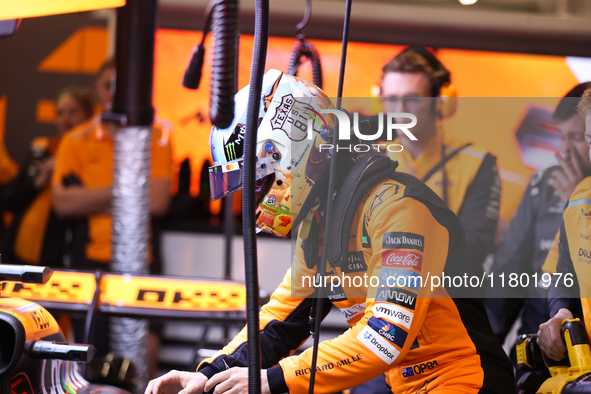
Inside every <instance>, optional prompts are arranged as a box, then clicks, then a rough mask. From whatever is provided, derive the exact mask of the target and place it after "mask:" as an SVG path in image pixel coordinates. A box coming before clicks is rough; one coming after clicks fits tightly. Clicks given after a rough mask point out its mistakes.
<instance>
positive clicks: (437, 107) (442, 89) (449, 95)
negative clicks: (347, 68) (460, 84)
mask: <svg viewBox="0 0 591 394" xmlns="http://www.w3.org/2000/svg"><path fill="white" fill-rule="evenodd" d="M405 52H414V53H416V54H418V55H420V56H421V57H422V58H423V59H425V60H426V61H427V62H428V63H429V64H430V65H431V67H433V68H434V69H435V70H436V72H435V74H436V75H435V81H434V85H433V91H432V92H431V95H432V96H433V97H435V99H434V100H433V108H432V112H433V114H434V115H435V116H436V117H438V118H442V119H444V118H450V117H452V116H453V115H454V114H455V113H456V111H457V109H458V89H457V88H456V87H455V86H454V85H453V84H452V83H451V72H449V70H448V69H447V68H445V66H444V65H443V63H441V62H440V61H439V60H438V59H437V58H436V57H435V55H433V53H432V52H431V51H429V50H428V49H427V48H425V47H422V46H409V47H407V48H406V49H404V50H403V51H402V52H400V54H399V55H398V56H400V55H401V54H403V53H405ZM380 90H381V88H380V87H379V86H377V85H374V86H373V87H372V96H374V97H377V96H379V94H380Z"/></svg>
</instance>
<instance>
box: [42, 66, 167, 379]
mask: <svg viewBox="0 0 591 394" xmlns="http://www.w3.org/2000/svg"><path fill="white" fill-rule="evenodd" d="M115 72H116V66H115V60H114V59H109V60H107V61H106V62H105V63H104V64H103V65H102V66H101V68H100V70H99V72H98V74H97V78H96V80H95V90H96V94H97V97H98V99H99V103H100V105H101V109H102V112H111V108H112V102H113V98H114V91H113V89H112V87H113V85H114V83H113V82H114V80H115ZM114 132H115V130H114V127H113V125H112V124H105V123H103V122H101V120H100V115H97V116H95V117H94V118H93V119H92V120H91V122H89V123H87V124H83V125H80V126H79V127H77V128H75V129H73V130H71V131H69V132H68V133H66V135H65V136H64V138H63V140H62V143H61V144H60V147H59V149H58V152H57V155H56V164H55V169H54V172H53V177H52V180H51V184H52V194H53V207H54V209H55V212H56V213H57V215H58V217H60V218H64V219H71V220H72V221H73V223H74V225H73V231H72V241H71V246H70V248H71V266H70V268H72V269H77V270H93V271H94V270H97V269H100V270H103V271H109V270H110V263H111V232H112V221H111V201H112V195H113V192H112V183H113V157H114V151H113V148H114V147H113V133H114ZM171 179H172V151H171V147H170V142H169V140H168V133H167V132H166V131H165V130H163V129H162V128H160V127H159V126H153V133H152V158H151V177H150V189H151V193H150V214H151V215H152V218H159V217H162V216H164V215H165V214H166V213H167V211H168V208H169V204H170V200H171V195H170V183H171ZM152 230H154V227H152ZM151 241H152V247H151V248H150V250H149V256H147V257H148V261H149V262H150V263H151V264H150V273H151V274H160V273H161V270H160V259H159V249H158V247H157V246H158V244H159V233H158V232H155V231H152V232H151ZM83 328H84V322H83V321H75V322H74V330H75V334H76V336H77V338H78V339H77V340H78V341H80V340H81V339H80V338H81V336H82V333H83V332H84V329H83ZM150 330H151V332H150V335H149V338H148V370H149V371H148V373H149V374H150V375H151V376H154V375H155V374H156V369H157V367H156V361H157V354H158V351H159V347H160V345H159V343H160V341H159V338H158V333H159V332H160V330H161V327H160V326H159V325H157V324H152V325H151V327H150ZM108 331H109V329H108V321H107V320H106V319H103V320H101V319H99V320H98V321H97V326H96V328H95V330H94V338H93V339H92V343H93V344H94V345H95V347H97V350H98V352H97V358H98V357H102V356H105V355H106V354H107V353H108V352H109V338H108Z"/></svg>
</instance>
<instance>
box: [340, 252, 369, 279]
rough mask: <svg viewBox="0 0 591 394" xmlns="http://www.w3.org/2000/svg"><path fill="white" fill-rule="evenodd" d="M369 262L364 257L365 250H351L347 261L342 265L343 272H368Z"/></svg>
mask: <svg viewBox="0 0 591 394" xmlns="http://www.w3.org/2000/svg"><path fill="white" fill-rule="evenodd" d="M366 271H367V264H366V263H365V258H364V257H363V252H360V251H356V252H349V253H348V254H347V261H346V262H345V263H344V264H343V265H342V266H341V272H343V273H345V274H350V273H353V272H366Z"/></svg>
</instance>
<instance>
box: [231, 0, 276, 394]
mask: <svg viewBox="0 0 591 394" xmlns="http://www.w3.org/2000/svg"><path fill="white" fill-rule="evenodd" d="M268 39H269V0H256V10H255V34H254V48H253V52H252V69H251V71H250V88H249V92H248V111H247V113H246V135H245V137H244V156H243V157H244V171H243V174H242V185H243V191H242V192H243V198H242V232H243V234H244V270H245V280H246V320H247V326H248V328H247V336H248V343H247V346H248V392H249V393H250V394H259V393H260V392H261V343H260V342H261V338H260V332H259V277H258V267H257V245H256V230H255V209H256V207H255V203H256V201H255V181H256V179H255V160H256V151H255V149H256V141H257V128H258V125H259V110H260V104H261V93H262V89H263V86H262V85H263V76H264V73H265V60H266V56H267V41H268ZM232 45H234V41H233V42H232ZM233 87H234V86H233V85H232V88H233ZM232 107H233V105H232Z"/></svg>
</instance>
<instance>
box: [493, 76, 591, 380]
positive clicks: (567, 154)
mask: <svg viewBox="0 0 591 394" xmlns="http://www.w3.org/2000/svg"><path fill="white" fill-rule="evenodd" d="M589 87H591V83H589V82H586V83H582V84H579V85H577V86H575V87H574V88H573V89H571V90H570V91H569V92H568V93H567V94H566V95H565V96H564V97H563V98H562V99H561V100H560V102H559V103H558V105H557V107H556V110H555V111H554V115H553V118H554V123H555V125H556V129H557V131H558V133H559V134H560V154H558V153H557V154H556V160H557V161H558V165H556V166H552V167H549V168H546V169H542V170H539V171H536V172H535V173H534V174H533V175H532V177H531V179H530V181H529V185H528V187H527V189H526V190H525V193H524V195H523V198H522V200H521V203H520V205H519V208H518V210H517V212H516V214H515V216H514V217H513V220H512V221H511V224H510V225H509V228H508V229H507V232H506V233H505V235H504V237H503V239H502V241H501V243H500V244H499V246H498V247H497V250H496V252H495V257H494V262H493V265H492V269H491V272H492V273H493V274H494V275H495V276H496V277H499V276H500V275H503V274H504V275H505V277H506V278H509V275H511V274H512V273H516V274H517V275H521V274H523V273H526V274H528V275H530V276H531V275H533V274H534V273H537V274H538V278H540V280H541V278H542V274H543V272H542V266H543V264H544V260H545V259H546V255H547V254H548V251H549V250H550V248H551V246H552V241H553V239H554V236H555V234H556V231H557V230H558V228H559V226H560V221H561V218H562V211H563V209H564V206H565V204H566V203H567V202H568V198H569V196H570V195H571V193H572V192H573V190H574V189H575V187H576V186H577V184H578V183H579V182H581V181H582V180H583V178H585V177H586V176H589V175H591V161H590V160H589V145H588V144H587V142H586V141H585V119H584V118H583V117H582V116H581V115H580V114H579V113H578V112H577V110H576V107H577V104H578V101H579V98H580V97H581V95H582V94H583V92H584V91H585V89H587V88H589ZM511 290H512V289H507V288H504V289H501V288H498V287H492V288H489V289H488V290H487V292H486V294H485V295H486V298H485V305H486V309H487V312H488V316H489V319H490V322H491V325H492V327H493V330H494V332H495V335H496V336H497V338H498V339H499V342H500V343H503V342H504V341H505V338H506V336H507V334H508V333H509V331H510V330H511V327H512V326H513V324H514V323H515V321H516V320H517V319H518V318H519V315H520V314H521V327H520V328H519V330H518V334H531V333H535V332H537V331H538V326H539V325H540V324H542V323H544V322H545V321H547V320H548V319H549V318H550V316H549V312H548V300H547V297H548V288H545V287H543V286H540V285H537V286H529V287H528V288H527V289H519V290H520V293H515V294H510V292H511ZM508 296H509V297H511V298H507V297H508ZM511 360H512V361H513V363H514V365H515V366H516V365H517V364H516V363H517V360H516V356H515V349H514V348H512V351H511ZM517 374H518V375H517V378H519V377H520V376H521V375H522V373H521V372H520V371H519V370H517Z"/></svg>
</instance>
